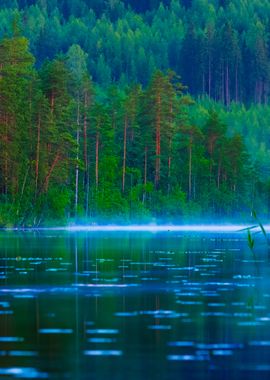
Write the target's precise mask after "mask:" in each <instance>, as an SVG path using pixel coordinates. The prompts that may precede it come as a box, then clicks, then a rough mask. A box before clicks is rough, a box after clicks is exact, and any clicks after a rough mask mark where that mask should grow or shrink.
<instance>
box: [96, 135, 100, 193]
mask: <svg viewBox="0 0 270 380" xmlns="http://www.w3.org/2000/svg"><path fill="white" fill-rule="evenodd" d="M98 183H99V132H97V135H96V188H98Z"/></svg>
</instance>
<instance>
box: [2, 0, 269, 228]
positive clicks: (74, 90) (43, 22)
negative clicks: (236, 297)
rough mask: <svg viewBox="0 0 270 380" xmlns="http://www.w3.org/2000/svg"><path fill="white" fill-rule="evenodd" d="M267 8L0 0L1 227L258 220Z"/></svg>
mask: <svg viewBox="0 0 270 380" xmlns="http://www.w3.org/2000/svg"><path fill="white" fill-rule="evenodd" d="M269 29H270V4H269V2H268V1H267V0H254V1H250V0H231V1H226V0H223V1H221V0H220V1H218V0H212V1H206V0H193V1H192V0H172V1H169V0H168V1H163V2H160V1H154V0H153V1H150V0H149V1H145V2H140V1H134V0H126V1H118V0H109V1H102V0H66V1H65V0H58V1H57V0H47V1H46V0H36V1H34V0H29V1H27V0H17V1H16V0H14V1H12V0H6V1H5V0H2V1H1V4H0V38H1V41H0V97H1V101H0V136H1V138H0V144H1V147H0V225H1V226H41V225H48V224H50V223H51V224H52V223H56V222H57V223H61V224H62V223H64V222H66V221H76V222H80V223H87V222H89V221H90V222H93V221H94V222H102V221H105V222H107V221H109V222H131V221H132V222H141V223H143V222H149V221H153V220H158V221H159V220H166V221H172V222H173V221H177V222H185V221H188V220H202V219H204V220H206V219H208V220H209V219H210V218H211V220H213V219H214V218H216V219H218V220H234V219H238V220H239V219H240V218H242V219H243V218H245V220H247V218H248V216H249V215H250V213H251V210H253V209H254V210H257V212H259V213H261V214H263V215H265V216H268V214H269V207H270V198H269V191H270V108H269V94H270V93H269V91H270V60H269V53H270V49H269V32H270V30H269Z"/></svg>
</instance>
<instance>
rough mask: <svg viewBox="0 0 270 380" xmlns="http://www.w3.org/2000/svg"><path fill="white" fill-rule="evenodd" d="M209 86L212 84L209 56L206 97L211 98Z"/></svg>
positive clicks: (209, 59) (209, 58) (209, 57)
mask: <svg viewBox="0 0 270 380" xmlns="http://www.w3.org/2000/svg"><path fill="white" fill-rule="evenodd" d="M211 84H212V73H211V56H210V54H209V56H208V96H209V98H210V97H211Z"/></svg>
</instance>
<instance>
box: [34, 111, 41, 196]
mask: <svg viewBox="0 0 270 380" xmlns="http://www.w3.org/2000/svg"><path fill="white" fill-rule="evenodd" d="M40 127H41V116H40V112H39V113H38V124H37V147H36V189H35V198H36V197H37V189H38V180H39V158H40Z"/></svg>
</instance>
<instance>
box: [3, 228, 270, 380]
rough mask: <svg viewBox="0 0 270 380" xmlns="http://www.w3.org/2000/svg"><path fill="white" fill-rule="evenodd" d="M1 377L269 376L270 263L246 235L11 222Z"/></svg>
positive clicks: (6, 248) (6, 238)
mask: <svg viewBox="0 0 270 380" xmlns="http://www.w3.org/2000/svg"><path fill="white" fill-rule="evenodd" d="M0 240H1V249H0V252H1V255H0V283H1V287H0V376H1V377H3V378H22V379H28V378H36V379H43V378H49V379H72V380H73V379H74V380H77V379H78V380H79V379H95V380H103V379H107V378H108V377H109V378H110V379H115V380H116V379H117V380H118V379H122V378H123V379H124V378H125V379H126V378H129V379H131V380H133V379H145V378H149V379H178V378H181V377H182V378H184V379H185V378H188V379H206V378H207V379H208V378H209V379H236V378H237V379H254V378H255V376H259V377H260V379H264V378H265V379H267V378H270V366H269V364H268V363H269V357H270V329H269V327H270V307H269V306H270V305H269V303H270V291H269V289H270V288H269V282H270V281H269V278H270V276H269V275H270V264H269V262H268V252H267V249H266V248H267V247H266V246H265V242H264V240H263V239H262V240H260V239H259V238H258V239H257V246H256V251H257V252H256V260H254V257H253V256H252V254H251V253H250V252H249V250H248V247H247V241H246V235H245V234H244V233H237V234H232V233H230V234H217V233H215V234H214V233H212V234H206V233H197V232H192V233H187V232H185V233H179V232H178V231H174V232H159V233H156V234H153V233H149V232H144V233H142V232H133V233H131V232H123V231H122V232H95V233H94V232H68V231H49V232H46V231H43V232H30V231H28V232H23V233H22V232H16V233H14V232H2V233H1V234H0Z"/></svg>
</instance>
